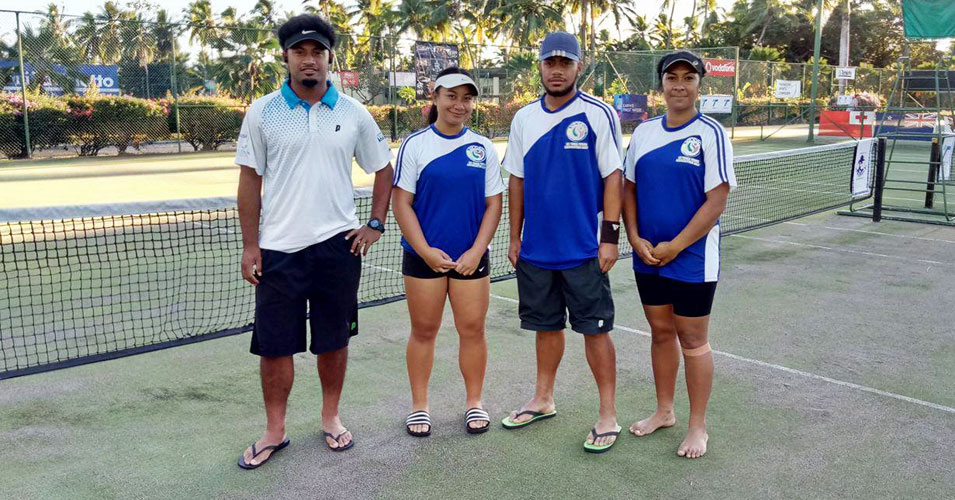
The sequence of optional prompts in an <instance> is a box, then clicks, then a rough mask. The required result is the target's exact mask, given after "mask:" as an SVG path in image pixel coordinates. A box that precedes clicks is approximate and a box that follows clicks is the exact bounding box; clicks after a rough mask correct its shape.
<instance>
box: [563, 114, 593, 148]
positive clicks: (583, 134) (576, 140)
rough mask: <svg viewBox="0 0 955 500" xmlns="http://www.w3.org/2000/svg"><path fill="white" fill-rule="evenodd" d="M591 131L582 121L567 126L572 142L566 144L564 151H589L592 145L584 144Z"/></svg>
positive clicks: (568, 136)
mask: <svg viewBox="0 0 955 500" xmlns="http://www.w3.org/2000/svg"><path fill="white" fill-rule="evenodd" d="M589 131H590V129H589V128H588V127H587V124H586V123H584V122H582V121H575V122H573V123H571V124H570V125H568V126H567V139H569V140H570V142H567V143H564V149H589V148H590V145H589V144H587V143H586V142H583V141H584V139H586V138H587V134H588V133H589Z"/></svg>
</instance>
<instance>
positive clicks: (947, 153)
mask: <svg viewBox="0 0 955 500" xmlns="http://www.w3.org/2000/svg"><path fill="white" fill-rule="evenodd" d="M953 148H955V136H951V135H949V136H946V137H945V138H944V139H942V169H941V172H939V173H940V174H941V176H942V179H941V180H943V181H947V180H949V179H951V176H952V149H953Z"/></svg>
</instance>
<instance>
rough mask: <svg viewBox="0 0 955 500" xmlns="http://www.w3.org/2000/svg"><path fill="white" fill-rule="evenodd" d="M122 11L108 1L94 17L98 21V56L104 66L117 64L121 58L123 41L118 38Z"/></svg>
mask: <svg viewBox="0 0 955 500" xmlns="http://www.w3.org/2000/svg"><path fill="white" fill-rule="evenodd" d="M123 17H124V15H123V11H122V9H120V8H119V6H117V5H116V3H115V2H112V1H108V2H106V3H104V4H103V8H102V9H101V11H100V13H99V14H98V15H97V16H96V20H97V21H99V39H100V43H99V56H100V60H101V61H103V62H104V63H106V64H113V63H116V62H119V60H120V59H122V57H123V41H122V39H121V38H120V25H121V24H122V22H123Z"/></svg>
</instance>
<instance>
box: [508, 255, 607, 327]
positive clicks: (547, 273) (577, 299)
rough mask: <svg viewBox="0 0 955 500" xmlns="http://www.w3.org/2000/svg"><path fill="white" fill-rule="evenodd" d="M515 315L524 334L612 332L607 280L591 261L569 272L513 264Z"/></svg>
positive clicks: (524, 264) (523, 261)
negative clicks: (558, 331)
mask: <svg viewBox="0 0 955 500" xmlns="http://www.w3.org/2000/svg"><path fill="white" fill-rule="evenodd" d="M517 296H518V298H519V299H520V301H519V302H520V304H519V305H518V314H519V315H520V317H521V328H523V329H525V330H537V331H555V330H563V329H564V328H566V327H567V313H568V311H569V312H570V327H571V328H572V329H573V330H574V331H575V332H577V333H583V334H598V333H607V332H609V331H610V330H613V315H614V309H613V296H612V295H611V293H610V278H609V277H608V276H607V275H606V274H605V273H603V272H602V271H601V270H600V262H599V261H598V260H597V259H596V258H594V259H590V260H588V261H587V262H585V263H583V264H581V265H579V266H577V267H574V268H571V269H561V270H552V269H544V268H540V267H537V266H535V265H533V264H531V263H529V262H527V261H525V260H521V259H518V261H517Z"/></svg>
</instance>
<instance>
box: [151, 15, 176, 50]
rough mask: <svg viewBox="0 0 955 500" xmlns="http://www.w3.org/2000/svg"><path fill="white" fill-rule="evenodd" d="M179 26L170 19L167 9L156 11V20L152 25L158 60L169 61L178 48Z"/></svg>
mask: <svg viewBox="0 0 955 500" xmlns="http://www.w3.org/2000/svg"><path fill="white" fill-rule="evenodd" d="M177 31H178V30H177V28H176V26H174V25H173V24H172V23H171V22H170V21H169V13H168V12H166V9H160V10H159V11H158V12H156V22H155V23H154V24H153V25H152V38H153V40H155V41H156V60H157V61H163V62H165V61H169V60H171V59H172V55H173V53H174V52H176V51H177V50H178V48H179V47H178V44H177V42H176V35H177Z"/></svg>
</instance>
